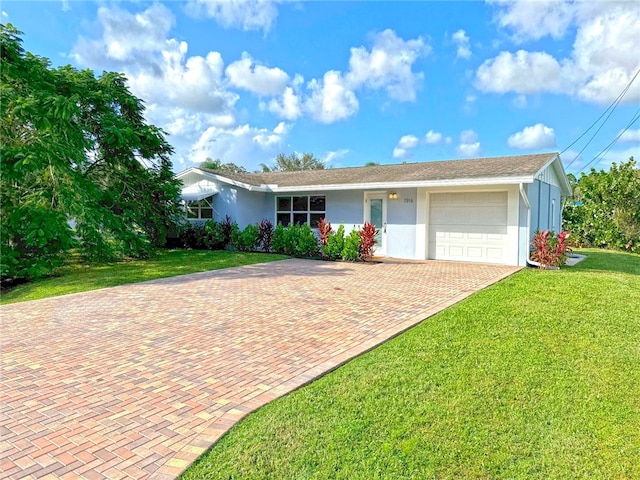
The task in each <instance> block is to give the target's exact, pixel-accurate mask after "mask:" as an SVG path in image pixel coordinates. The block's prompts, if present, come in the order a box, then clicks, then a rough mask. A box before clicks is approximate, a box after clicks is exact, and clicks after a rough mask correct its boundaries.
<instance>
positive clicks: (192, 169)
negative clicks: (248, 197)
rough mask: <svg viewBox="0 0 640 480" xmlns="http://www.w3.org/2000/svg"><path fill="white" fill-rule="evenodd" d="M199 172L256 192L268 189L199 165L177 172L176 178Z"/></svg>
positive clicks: (206, 176) (204, 175) (207, 176)
mask: <svg viewBox="0 0 640 480" xmlns="http://www.w3.org/2000/svg"><path fill="white" fill-rule="evenodd" d="M192 172H193V173H197V174H198V175H202V176H203V177H205V178H210V179H213V180H217V181H219V182H222V183H226V184H228V185H233V186H235V187H240V188H244V189H245V190H249V191H254V192H267V191H268V190H267V189H265V188H264V186H259V187H257V186H255V185H249V184H248V183H243V182H238V181H236V180H232V179H230V178H227V177H224V176H222V175H217V174H215V173H211V172H207V171H205V170H201V169H199V168H197V167H191V168H188V169H186V170H183V171H182V172H180V173H178V174H176V178H177V179H178V180H180V178H182V177H184V176H185V175H187V174H188V173H192Z"/></svg>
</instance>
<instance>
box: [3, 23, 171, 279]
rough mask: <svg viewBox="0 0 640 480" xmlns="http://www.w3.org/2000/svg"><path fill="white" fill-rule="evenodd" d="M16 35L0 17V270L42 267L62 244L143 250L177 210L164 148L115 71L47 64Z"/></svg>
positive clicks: (135, 253)
mask: <svg viewBox="0 0 640 480" xmlns="http://www.w3.org/2000/svg"><path fill="white" fill-rule="evenodd" d="M20 35H21V33H20V32H19V31H17V30H16V29H15V28H14V27H13V26H12V25H10V24H9V25H6V26H5V25H0V57H1V61H2V68H1V69H0V79H1V91H0V105H1V110H2V111H1V113H2V115H1V118H0V155H1V158H2V163H1V166H0V174H1V177H0V195H1V198H2V203H1V206H0V213H1V225H0V236H1V240H0V241H1V248H2V263H1V270H0V276H2V278H4V279H7V278H36V277H39V276H42V275H45V274H48V273H50V272H52V271H53V270H54V269H55V268H56V267H57V266H59V265H61V264H62V262H63V260H64V258H65V256H66V254H67V253H68V252H69V250H70V249H71V248H78V249H79V252H80V253H81V255H83V256H84V257H85V258H88V259H92V260H107V259H113V258H117V257H121V256H132V257H143V256H146V255H147V254H148V252H149V251H150V249H152V248H153V246H155V245H160V244H162V243H163V242H164V241H165V236H166V232H167V230H168V229H169V228H171V227H172V226H173V225H174V222H175V220H176V219H177V218H178V217H177V216H178V215H179V212H180V205H179V201H178V200H179V188H180V187H179V183H178V182H177V181H176V180H175V178H174V175H173V172H172V171H171V162H170V160H169V155H170V154H171V153H172V149H171V146H170V145H169V144H168V143H167V142H166V140H165V138H164V135H163V132H162V131H161V130H159V129H158V128H156V127H155V126H153V125H149V124H147V123H146V122H145V120H144V117H143V112H144V106H143V104H142V101H141V100H139V99H138V98H136V97H135V96H133V95H131V93H130V92H129V90H128V89H127V86H126V79H125V77H124V76H123V75H120V74H118V73H109V72H105V73H103V74H102V75H101V76H99V77H96V76H95V75H94V74H93V72H92V71H90V70H77V69H75V68H73V67H71V66H65V67H61V68H53V67H52V66H51V63H50V62H49V60H48V59H46V58H43V57H39V56H36V55H32V54H30V53H28V52H25V51H24V50H23V48H22V40H21V37H20Z"/></svg>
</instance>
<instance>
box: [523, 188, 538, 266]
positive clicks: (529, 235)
mask: <svg viewBox="0 0 640 480" xmlns="http://www.w3.org/2000/svg"><path fill="white" fill-rule="evenodd" d="M519 187H520V195H521V196H522V199H523V200H524V204H525V205H526V206H527V250H529V248H528V247H529V239H530V238H531V203H530V202H529V197H528V196H527V192H525V191H524V184H523V183H520V185H519ZM527 266H533V267H538V268H539V267H540V264H539V263H538V262H534V261H533V260H531V252H529V255H527Z"/></svg>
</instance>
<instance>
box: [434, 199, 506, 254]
mask: <svg viewBox="0 0 640 480" xmlns="http://www.w3.org/2000/svg"><path fill="white" fill-rule="evenodd" d="M429 205H430V207H429V209H430V212H429V258H432V259H436V260H460V261H466V262H486V263H506V255H507V192H456V193H435V194H431V195H430V198H429Z"/></svg>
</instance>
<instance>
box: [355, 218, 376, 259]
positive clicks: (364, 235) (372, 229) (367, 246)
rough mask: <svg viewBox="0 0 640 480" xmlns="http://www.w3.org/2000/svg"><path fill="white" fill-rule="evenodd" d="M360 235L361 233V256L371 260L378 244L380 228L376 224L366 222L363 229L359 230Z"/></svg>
mask: <svg viewBox="0 0 640 480" xmlns="http://www.w3.org/2000/svg"><path fill="white" fill-rule="evenodd" d="M358 235H360V258H362V259H363V260H364V261H365V262H369V261H371V259H372V258H373V248H374V247H375V244H376V235H378V230H377V229H376V226H375V225H374V224H372V223H370V222H365V224H364V225H363V226H362V229H361V230H359V231H358Z"/></svg>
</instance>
